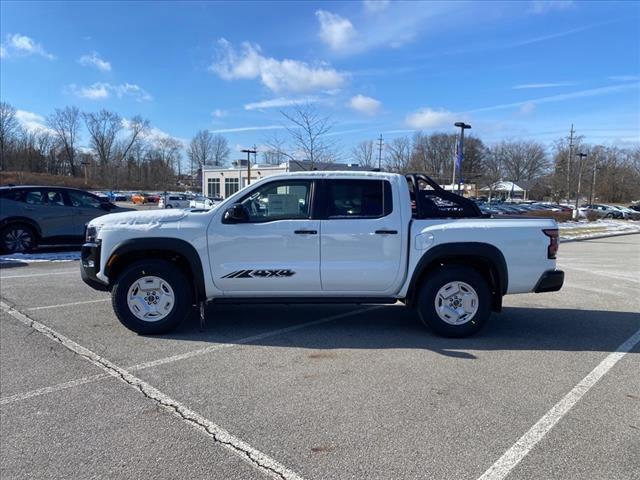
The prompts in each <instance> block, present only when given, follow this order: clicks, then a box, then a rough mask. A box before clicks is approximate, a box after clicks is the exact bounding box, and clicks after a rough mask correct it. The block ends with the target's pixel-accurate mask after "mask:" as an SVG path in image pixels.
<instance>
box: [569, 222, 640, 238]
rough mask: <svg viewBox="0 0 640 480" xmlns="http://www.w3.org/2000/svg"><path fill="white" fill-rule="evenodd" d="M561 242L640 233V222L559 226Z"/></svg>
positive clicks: (572, 223) (582, 223) (577, 223)
mask: <svg viewBox="0 0 640 480" xmlns="http://www.w3.org/2000/svg"><path fill="white" fill-rule="evenodd" d="M559 228H560V239H561V240H582V239H587V238H593V237H601V236H606V235H618V234H621V233H640V221H636V220H596V221H595V222H588V221H578V222H573V221H571V222H564V223H561V224H559Z"/></svg>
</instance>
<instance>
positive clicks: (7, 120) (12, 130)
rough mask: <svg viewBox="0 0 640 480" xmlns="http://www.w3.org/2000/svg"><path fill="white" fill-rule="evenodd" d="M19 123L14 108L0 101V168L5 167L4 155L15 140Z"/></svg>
mask: <svg viewBox="0 0 640 480" xmlns="http://www.w3.org/2000/svg"><path fill="white" fill-rule="evenodd" d="M19 131H20V124H19V123H18V119H17V118H16V109H15V108H13V107H12V106H11V105H9V104H8V103H6V102H0V170H4V169H5V165H6V159H5V155H6V153H7V150H8V148H9V146H10V145H12V144H13V142H15V140H16V136H17V134H18V132H19Z"/></svg>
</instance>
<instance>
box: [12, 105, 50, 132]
mask: <svg viewBox="0 0 640 480" xmlns="http://www.w3.org/2000/svg"><path fill="white" fill-rule="evenodd" d="M16 120H18V123H20V126H21V127H22V128H24V129H25V130H27V131H29V132H49V131H51V129H50V128H49V127H47V126H46V124H45V118H44V117H43V116H42V115H38V114H37V113H33V112H27V111H26V110H16Z"/></svg>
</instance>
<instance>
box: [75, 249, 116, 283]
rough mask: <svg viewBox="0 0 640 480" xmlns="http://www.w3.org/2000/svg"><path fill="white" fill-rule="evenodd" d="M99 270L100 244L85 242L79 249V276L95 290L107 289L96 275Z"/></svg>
mask: <svg viewBox="0 0 640 480" xmlns="http://www.w3.org/2000/svg"><path fill="white" fill-rule="evenodd" d="M99 271H100V245H98V244H96V243H85V244H84V245H82V250H81V251H80V276H81V277H82V281H83V282H84V283H86V284H87V285H89V286H90V287H91V288H94V289H96V290H102V291H108V290H109V286H108V285H105V284H104V283H103V282H102V281H100V280H99V279H98V277H97V274H98V272H99Z"/></svg>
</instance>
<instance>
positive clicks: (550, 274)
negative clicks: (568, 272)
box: [533, 270, 564, 293]
mask: <svg viewBox="0 0 640 480" xmlns="http://www.w3.org/2000/svg"><path fill="white" fill-rule="evenodd" d="M563 283H564V272H563V271H562V270H547V271H546V272H544V273H543V274H542V276H541V277H540V280H538V283H537V284H536V287H535V288H534V289H533V291H534V292H535V293H544V292H557V291H558V290H560V289H561V288H562V284H563Z"/></svg>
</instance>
